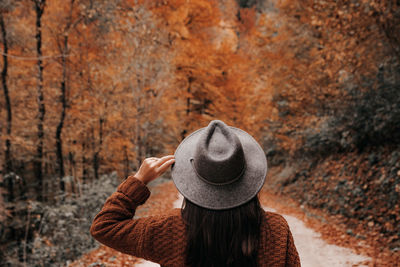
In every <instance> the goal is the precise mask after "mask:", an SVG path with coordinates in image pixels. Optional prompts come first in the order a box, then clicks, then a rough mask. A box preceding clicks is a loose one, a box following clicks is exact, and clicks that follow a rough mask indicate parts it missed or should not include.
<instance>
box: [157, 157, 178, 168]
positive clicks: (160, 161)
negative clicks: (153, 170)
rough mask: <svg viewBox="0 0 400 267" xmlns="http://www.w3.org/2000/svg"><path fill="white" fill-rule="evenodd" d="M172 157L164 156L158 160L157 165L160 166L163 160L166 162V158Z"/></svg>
mask: <svg viewBox="0 0 400 267" xmlns="http://www.w3.org/2000/svg"><path fill="white" fill-rule="evenodd" d="M173 158H174V156H173V155H168V156H164V157H162V158H160V159H159V160H158V162H157V165H158V166H162V165H163V164H164V163H165V162H167V161H168V160H170V159H173Z"/></svg>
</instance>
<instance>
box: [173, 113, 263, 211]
mask: <svg viewBox="0 0 400 267" xmlns="http://www.w3.org/2000/svg"><path fill="white" fill-rule="evenodd" d="M266 173H267V160H266V157H265V153H264V151H263V150H262V148H261V147H260V145H259V144H258V143H257V141H255V140H254V138H253V137H252V136H251V135H249V134H248V133H246V132H245V131H243V130H240V129H238V128H234V127H230V126H227V125H226V124H225V123H223V122H222V121H218V120H216V121H212V122H210V124H209V125H208V126H207V127H205V128H201V129H199V130H197V131H195V132H194V133H192V134H191V135H189V136H188V137H186V138H185V139H184V140H183V141H182V142H181V144H180V145H179V147H178V148H177V149H176V151H175V163H174V166H173V167H172V173H171V174H172V179H173V181H174V183H175V185H176V187H177V188H178V190H179V191H180V192H181V194H182V195H183V196H184V197H185V198H187V199H188V200H190V201H191V202H192V203H195V204H196V205H198V206H200V207H203V208H207V209H212V210H224V209H230V208H234V207H238V206H240V205H242V204H244V203H246V202H248V201H249V200H250V199H252V198H254V197H255V196H256V195H257V193H258V192H259V191H260V190H261V188H262V186H263V184H264V181H265V177H266Z"/></svg>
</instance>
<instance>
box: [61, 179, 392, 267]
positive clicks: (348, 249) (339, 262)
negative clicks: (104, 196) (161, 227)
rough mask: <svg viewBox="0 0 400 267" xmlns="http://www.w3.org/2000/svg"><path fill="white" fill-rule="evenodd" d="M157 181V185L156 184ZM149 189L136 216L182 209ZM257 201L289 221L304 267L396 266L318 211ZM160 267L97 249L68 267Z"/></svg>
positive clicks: (163, 187)
mask: <svg viewBox="0 0 400 267" xmlns="http://www.w3.org/2000/svg"><path fill="white" fill-rule="evenodd" d="M157 180H158V181H157ZM157 180H156V183H154V184H152V185H150V190H151V192H152V194H151V196H150V199H149V200H148V201H147V202H146V203H145V204H144V205H143V206H141V207H139V208H138V210H137V212H136V215H135V216H140V217H142V216H147V215H150V214H159V213H163V212H164V211H166V210H168V209H172V208H176V207H180V205H181V201H182V199H181V197H180V194H179V193H178V191H177V190H176V188H175V186H174V184H173V182H172V181H171V180H166V179H161V178H160V179H157ZM259 197H260V201H261V204H262V205H263V207H264V209H266V210H269V211H273V212H277V213H279V214H282V215H283V216H284V217H285V219H286V220H287V221H288V223H289V226H290V229H291V231H292V233H293V237H294V241H295V245H296V247H297V250H298V252H299V255H300V260H301V263H302V266H303V267H307V266H308V267H319V266H321V267H322V266H331V267H340V266H398V265H397V264H398V263H397V262H396V259H394V258H393V257H392V255H390V253H389V252H386V251H385V250H384V249H382V248H379V247H376V246H374V244H372V243H371V242H370V241H369V240H360V239H357V238H356V237H354V236H352V235H350V234H349V233H348V232H346V231H347V230H346V227H345V226H344V225H341V223H340V222H337V221H334V220H335V219H334V218H333V217H329V216H328V215H326V214H323V213H321V212H319V211H318V210H309V209H307V210H306V209H305V208H304V207H303V206H301V205H299V204H298V203H296V202H295V201H294V200H292V199H289V198H286V197H284V196H281V195H277V194H274V193H272V192H271V191H270V188H268V187H266V186H264V188H263V190H261V192H260V194H259ZM83 266H85V267H88V266H89V267H119V266H159V265H157V264H154V263H151V262H146V261H143V260H141V259H137V258H135V257H132V256H129V255H125V254H122V253H119V252H117V251H115V250H113V249H111V248H108V247H105V246H100V247H99V248H97V249H94V250H92V251H91V252H89V253H87V254H85V255H84V256H83V257H81V258H80V259H79V260H77V261H75V262H73V263H71V264H70V265H69V267H83Z"/></svg>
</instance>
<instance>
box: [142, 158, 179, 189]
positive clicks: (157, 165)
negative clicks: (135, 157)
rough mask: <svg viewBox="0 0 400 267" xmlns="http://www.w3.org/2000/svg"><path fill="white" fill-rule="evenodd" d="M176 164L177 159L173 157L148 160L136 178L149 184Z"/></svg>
mask: <svg viewBox="0 0 400 267" xmlns="http://www.w3.org/2000/svg"><path fill="white" fill-rule="evenodd" d="M174 162H175V158H174V156H173V155H168V156H165V157H162V158H155V157H152V158H146V159H145V160H144V161H143V162H142V164H141V165H140V168H139V170H138V172H137V173H136V174H135V175H134V176H135V177H136V178H137V179H138V180H140V181H142V182H143V183H145V184H147V183H149V182H151V181H153V180H154V179H156V178H157V177H159V176H160V175H161V174H163V173H164V172H165V171H166V170H167V169H168V168H169V166H171V165H172V164H173V163H174Z"/></svg>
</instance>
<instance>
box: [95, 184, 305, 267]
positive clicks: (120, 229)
mask: <svg viewBox="0 0 400 267" xmlns="http://www.w3.org/2000/svg"><path fill="white" fill-rule="evenodd" d="M149 196H150V191H149V189H148V188H147V186H146V185H145V184H144V183H142V182H141V181H139V180H137V179H136V178H135V177H133V176H129V177H128V178H127V179H126V180H125V181H124V182H123V183H122V184H121V185H119V186H118V189H117V191H116V192H115V193H113V194H112V195H111V196H110V197H109V198H108V199H107V201H106V203H105V204H104V206H103V208H102V210H101V211H100V213H99V214H97V216H96V217H95V218H94V221H93V224H92V226H91V228H90V232H91V234H92V236H93V237H94V238H95V239H97V240H98V241H99V242H101V243H103V244H104V245H106V246H109V247H111V248H114V249H116V250H118V251H121V252H123V253H127V254H130V255H133V256H136V257H140V258H143V259H146V260H149V261H152V262H156V263H159V264H160V265H161V266H185V265H184V262H185V246H186V243H187V239H186V228H185V224H184V222H183V220H182V217H181V213H180V212H181V210H180V209H173V210H171V211H169V212H166V213H165V214H164V215H159V216H150V217H146V218H138V219H133V216H134V215H135V210H136V208H137V207H138V206H139V205H141V204H143V203H144V202H145V201H146V200H147V199H148V198H149ZM258 264H259V266H271V267H275V266H300V260H299V255H298V253H297V250H296V247H295V245H294V242H293V237H292V234H291V232H290V229H289V226H288V224H287V222H286V220H285V219H284V218H283V217H282V216H281V215H279V214H276V213H272V212H265V213H264V217H263V220H262V223H261V231H260V244H259V248H258Z"/></svg>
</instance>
